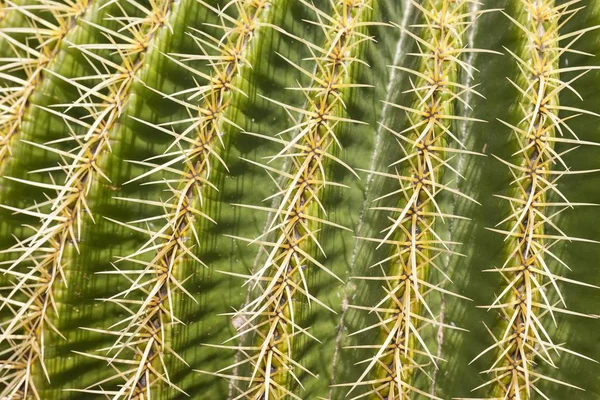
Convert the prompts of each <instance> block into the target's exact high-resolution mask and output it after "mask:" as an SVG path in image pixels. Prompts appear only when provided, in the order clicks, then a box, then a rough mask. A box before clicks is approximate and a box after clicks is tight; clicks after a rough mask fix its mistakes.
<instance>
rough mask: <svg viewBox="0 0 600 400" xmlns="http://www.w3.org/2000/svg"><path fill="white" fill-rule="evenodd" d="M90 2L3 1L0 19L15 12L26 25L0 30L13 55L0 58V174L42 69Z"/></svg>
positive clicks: (41, 75) (54, 54) (41, 78)
mask: <svg viewBox="0 0 600 400" xmlns="http://www.w3.org/2000/svg"><path fill="white" fill-rule="evenodd" d="M90 3H91V2H90V0H77V1H67V2H65V3H58V2H54V1H46V0H38V1H35V2H33V3H32V4H27V5H18V4H15V3H13V2H12V1H10V0H6V4H4V3H3V4H2V9H1V10H0V17H2V16H3V15H5V14H8V13H10V12H11V11H13V12H19V13H21V14H23V16H24V17H25V20H26V21H27V23H28V24H29V26H23V27H2V28H0V38H2V39H4V40H5V41H6V44H7V45H8V46H10V47H11V49H12V50H13V53H14V54H13V55H12V57H4V58H0V77H1V78H2V79H3V80H4V81H5V82H7V83H8V86H7V87H3V88H2V90H0V171H1V170H2V166H3V164H4V163H5V162H6V158H7V157H9V154H10V148H11V141H12V140H13V138H14V137H15V136H16V135H18V134H19V132H21V129H22V126H23V118H24V116H25V115H26V114H27V110H28V109H29V107H30V105H31V96H32V95H33V93H34V92H35V91H36V88H38V87H40V85H41V83H42V82H43V80H44V76H45V71H44V70H45V69H46V68H48V67H49V66H50V63H51V62H52V60H54V59H55V58H56V56H57V55H58V53H59V52H60V50H61V48H62V44H63V42H64V39H65V38H66V37H67V35H68V34H69V33H70V32H71V31H72V30H73V28H74V27H75V26H77V21H78V20H79V18H80V17H81V16H82V15H83V14H84V13H85V12H86V10H87V9H88V8H89V7H90ZM40 12H48V13H49V14H50V15H51V16H52V18H53V20H48V19H47V18H44V16H45V15H43V14H42V15H40ZM12 35H28V37H29V36H30V37H31V38H35V39H36V40H33V41H32V42H33V43H30V42H29V41H24V42H21V41H20V40H18V39H16V38H15V37H13V36H12Z"/></svg>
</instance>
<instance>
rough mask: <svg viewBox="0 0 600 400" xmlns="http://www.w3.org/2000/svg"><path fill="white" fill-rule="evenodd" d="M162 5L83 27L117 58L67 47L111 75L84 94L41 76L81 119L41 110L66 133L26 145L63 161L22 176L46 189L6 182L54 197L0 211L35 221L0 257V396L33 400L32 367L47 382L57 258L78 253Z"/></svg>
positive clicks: (90, 48) (59, 275)
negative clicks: (103, 165) (114, 26)
mask: <svg viewBox="0 0 600 400" xmlns="http://www.w3.org/2000/svg"><path fill="white" fill-rule="evenodd" d="M128 1H129V0H128ZM170 3H171V2H170V1H165V2H162V3H160V4H157V3H155V8H154V9H143V10H144V14H145V15H144V16H143V17H139V16H135V17H130V16H128V15H127V14H125V12H124V11H123V13H124V15H123V16H122V18H120V19H119V21H120V23H121V24H122V25H123V26H125V27H126V29H125V30H124V32H123V31H121V32H117V31H113V30H109V29H108V28H105V27H103V26H101V25H96V24H93V23H91V22H87V23H89V24H92V25H93V26H94V27H96V28H97V29H99V30H101V31H102V32H103V33H104V34H105V35H112V36H111V37H112V38H113V40H112V41H111V44H110V45H103V46H102V48H101V50H102V51H106V50H111V51H115V52H118V54H120V55H121V59H122V64H121V65H119V64H117V63H115V62H114V61H109V60H108V59H107V58H103V57H102V56H101V55H100V52H95V51H94V50H95V47H94V46H95V45H91V44H90V45H87V44H73V43H71V45H72V46H74V47H75V48H77V49H78V50H79V51H81V52H82V53H84V54H85V55H87V56H88V59H89V60H90V62H92V63H94V62H97V63H100V64H101V65H102V66H103V67H105V71H111V72H112V73H107V76H105V75H101V76H92V77H89V78H90V80H92V81H98V82H101V83H100V84H98V85H97V86H94V87H93V88H89V87H87V86H84V85H83V84H81V83H80V82H79V81H76V80H72V79H70V78H68V77H65V76H62V75H58V74H57V73H56V72H53V71H52V70H46V72H47V73H51V74H54V75H55V76H58V77H60V78H62V79H64V80H65V81H67V82H70V83H72V84H73V85H74V86H76V88H77V89H79V92H80V93H82V96H81V98H79V99H78V100H77V101H75V102H73V103H72V104H69V106H70V107H73V108H81V109H83V110H85V111H86V112H87V113H88V114H89V115H87V116H86V117H85V118H82V119H79V118H75V117H73V116H71V115H70V114H69V113H68V111H64V112H61V111H58V110H56V109H55V108H48V109H46V111H47V112H50V113H53V114H55V115H58V116H60V117H61V118H62V119H63V120H64V121H65V123H67V124H68V125H69V126H70V127H71V128H72V129H71V132H73V134H72V136H71V137H66V138H63V139H60V140H57V141H53V142H51V143H45V144H38V143H33V142H26V143H27V144H29V145H32V146H36V147H39V148H41V149H43V150H45V151H48V152H52V153H55V154H57V155H58V156H60V157H61V158H62V159H63V160H64V162H63V163H62V164H61V165H59V166H58V167H50V168H46V169H43V170H38V171H30V173H50V176H51V181H52V183H41V182H36V181H29V180H23V179H17V178H10V177H6V178H7V179H12V180H14V181H17V182H20V183H23V184H27V185H30V186H33V187H36V188H39V189H42V190H49V191H53V192H54V193H55V195H54V196H46V197H47V199H48V200H47V201H45V202H44V203H41V204H36V205H34V206H32V207H29V208H24V209H17V208H13V207H9V206H3V207H5V208H7V209H10V210H12V211H14V212H16V213H20V214H24V215H29V216H33V217H37V218H39V220H40V225H39V226H37V227H35V228H33V230H34V231H33V233H32V234H30V235H29V236H27V237H26V238H25V239H24V240H22V241H20V242H19V243H17V244H16V245H15V246H13V247H11V248H10V249H8V250H5V251H4V252H5V253H9V254H15V253H16V254H17V255H16V258H14V259H12V260H10V261H8V263H7V264H8V268H6V269H2V271H3V272H4V273H6V274H9V275H10V277H11V278H12V280H13V282H12V283H11V285H10V286H8V287H4V288H2V290H3V292H4V293H6V294H3V295H2V298H1V302H2V303H1V305H0V307H2V308H3V309H9V310H10V311H11V313H10V314H11V315H10V316H11V318H10V319H9V320H6V321H3V322H2V336H0V342H3V343H7V347H6V349H5V350H4V351H3V353H2V360H1V361H0V365H1V366H2V374H3V380H2V383H3V384H4V387H3V391H2V395H3V396H8V397H7V398H30V397H33V398H36V399H39V398H40V396H39V394H38V393H37V391H36V388H35V385H34V380H33V369H35V368H38V367H41V368H42V370H43V372H44V375H45V376H46V379H48V380H49V379H50V376H49V374H48V372H47V371H46V367H45V363H44V338H45V335H46V334H47V333H48V330H52V331H53V332H54V333H56V334H57V335H59V336H60V335H61V334H60V332H59V331H58V329H57V328H56V326H55V325H54V323H53V321H52V320H53V318H55V317H56V311H57V304H56V301H55V299H54V295H53V291H54V287H55V286H56V284H57V282H64V283H66V267H67V264H68V257H65V255H66V253H67V251H68V248H69V245H70V244H73V246H75V249H76V250H78V247H77V243H78V242H79V240H80V236H81V228H82V226H83V220H84V219H85V218H87V217H88V216H90V217H91V211H90V209H89V206H88V203H87V196H88V194H89V191H90V189H91V188H92V185H93V184H94V183H95V182H97V181H98V180H99V179H103V178H106V176H105V174H104V173H103V172H102V170H101V169H100V161H101V156H102V155H103V154H105V153H106V151H108V150H110V147H109V135H110V133H111V131H112V129H113V126H114V124H115V122H116V120H117V118H118V116H119V114H120V112H121V109H122V107H123V104H124V103H125V101H126V100H127V96H128V92H129V88H130V87H131V84H132V83H133V81H134V79H135V77H136V73H137V72H138V70H139V69H140V68H141V66H142V65H143V62H144V58H145V53H146V49H147V48H148V46H149V44H150V42H151V40H152V38H153V36H154V34H155V33H156V31H157V30H158V29H159V28H160V27H161V26H162V25H164V23H165V20H166V19H165V18H166V14H167V11H168V9H169V6H170ZM140 7H141V6H140ZM120 9H121V10H124V8H120ZM83 22H85V21H83ZM67 40H68V38H67ZM75 132H83V133H82V134H75ZM65 143H75V147H74V148H73V149H72V150H71V151H65V150H64V147H63V146H64V144H65ZM61 148H62V149H61ZM106 179H107V178H106ZM61 181H62V183H60V182H61ZM11 396H12V397H11ZM19 396H21V397H19Z"/></svg>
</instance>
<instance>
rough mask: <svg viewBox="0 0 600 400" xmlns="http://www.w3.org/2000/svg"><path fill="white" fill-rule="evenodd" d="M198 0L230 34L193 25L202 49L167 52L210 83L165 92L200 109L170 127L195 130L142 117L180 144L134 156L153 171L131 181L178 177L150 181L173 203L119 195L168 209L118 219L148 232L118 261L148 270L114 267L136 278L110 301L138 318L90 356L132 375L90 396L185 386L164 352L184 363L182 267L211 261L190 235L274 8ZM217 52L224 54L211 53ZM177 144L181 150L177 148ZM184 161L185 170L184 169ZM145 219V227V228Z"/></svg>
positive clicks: (266, 3) (242, 0)
mask: <svg viewBox="0 0 600 400" xmlns="http://www.w3.org/2000/svg"><path fill="white" fill-rule="evenodd" d="M197 1H198V3H200V5H201V6H203V7H206V8H207V9H209V10H211V11H212V12H214V13H215V14H217V15H218V16H219V17H220V18H221V20H222V22H223V25H222V26H219V28H220V29H223V31H224V33H223V36H222V37H221V38H214V37H212V36H210V35H209V34H207V33H205V32H203V31H201V30H196V29H192V31H193V33H190V36H191V37H192V38H193V39H194V41H195V42H196V44H197V45H198V47H199V48H200V50H201V53H202V54H200V55H195V54H190V55H185V54H175V55H166V56H167V57H168V58H169V59H170V60H171V61H173V62H175V63H177V64H178V65H179V66H181V67H183V68H185V69H186V70H188V71H189V72H191V73H192V74H193V75H194V76H195V78H200V79H202V80H205V81H206V83H205V84H204V85H198V86H197V87H195V88H193V89H191V90H185V91H183V92H180V93H175V94H167V93H161V94H162V95H164V96H166V97H168V98H170V99H171V100H173V101H175V102H177V103H178V104H180V105H182V106H184V107H185V108H187V110H188V111H189V112H190V114H192V113H195V114H196V116H195V117H193V118H191V119H186V120H183V121H176V122H172V123H169V124H168V125H170V126H176V125H182V124H187V125H188V127H187V128H186V129H185V130H184V131H183V132H182V133H180V134H179V133H175V132H174V131H172V130H170V129H168V128H167V127H166V125H153V124H151V123H149V122H146V121H143V120H139V119H138V122H140V123H143V124H146V125H148V126H152V127H153V128H155V129H159V130H160V131H162V132H163V133H166V134H167V135H169V136H172V137H173V138H174V141H173V144H172V145H171V146H170V147H169V149H168V150H167V151H166V152H165V154H163V155H161V156H160V157H154V158H153V159H151V160H146V161H131V162H133V163H136V164H139V165H143V166H146V167H149V168H150V170H149V171H147V172H145V173H143V174H142V175H140V176H138V177H136V178H134V179H132V180H131V181H129V182H134V181H138V180H141V179H144V178H146V177H148V176H152V175H154V174H161V173H164V174H172V176H173V177H174V179H169V180H164V179H159V180H157V181H154V182H150V183H152V184H165V182H166V185H167V189H168V191H169V192H170V193H171V194H172V195H171V197H170V198H169V199H167V200H166V201H163V200H161V201H156V202H151V201H146V200H136V199H129V198H120V200H123V201H129V202H134V203H144V204H149V205H154V206H157V207H160V208H161V209H163V210H166V211H165V214H163V215H159V216H153V217H150V218H149V219H143V220H139V221H133V222H120V221H114V220H113V222H114V223H117V224H120V225H122V226H125V227H127V228H129V229H132V230H135V231H137V232H141V233H144V234H147V235H148V241H146V242H145V243H144V244H143V245H142V246H141V247H140V248H139V249H138V250H137V251H136V252H135V253H133V254H130V255H127V256H124V257H121V258H119V259H118V263H121V262H129V263H133V264H136V265H141V266H142V268H141V269H139V270H137V271H130V270H129V271H121V270H119V269H118V268H117V265H115V271H108V272H107V273H113V274H119V275H122V276H123V277H124V278H126V279H127V280H128V281H129V282H130V283H131V287H129V288H127V289H126V290H124V291H123V292H120V293H118V294H116V295H114V296H112V297H111V298H110V299H107V301H111V302H114V303H116V304H119V305H120V306H121V307H123V308H124V309H126V310H128V312H129V313H130V314H131V315H130V317H128V318H127V319H126V320H125V321H122V322H121V323H120V324H117V325H116V326H114V327H113V328H111V329H106V330H100V329H95V330H96V331H98V332H102V333H105V334H109V335H114V336H117V338H118V339H117V340H116V342H115V344H114V345H113V346H112V347H111V348H110V349H101V350H104V351H106V350H108V351H109V352H111V353H112V354H111V355H110V356H100V355H91V354H88V356H92V357H95V358H100V359H103V360H106V361H108V362H109V363H110V364H112V365H113V367H115V368H119V367H125V368H126V370H125V371H120V372H117V374H116V375H114V376H113V377H111V378H110V380H114V379H125V382H124V383H123V384H122V385H121V389H120V390H119V391H118V392H108V391H103V390H102V389H101V385H102V384H104V383H105V382H106V381H108V380H106V381H103V382H99V383H98V384H96V385H94V386H97V387H98V389H94V388H88V389H86V390H84V391H85V392H88V393H104V394H109V395H111V396H112V398H114V399H120V398H127V399H134V398H135V399H137V398H150V397H151V393H152V392H153V391H152V388H153V387H154V386H156V385H157V384H159V383H166V384H168V385H169V386H171V387H173V388H174V389H176V390H179V391H181V389H179V388H177V387H176V386H175V385H174V384H173V383H172V382H170V381H169V375H168V371H167V369H166V364H165V363H164V360H163V356H164V355H166V354H169V355H172V356H174V357H176V358H178V359H179V360H180V361H181V362H183V363H185V361H184V360H183V359H182V358H181V357H180V356H178V355H177V354H176V353H175V352H174V351H173V350H172V349H171V348H170V346H169V343H168V337H167V336H168V334H167V333H166V331H167V330H168V329H169V327H170V326H172V325H173V324H177V323H180V321H179V320H178V319H177V317H176V316H175V315H174V314H173V311H172V310H173V297H174V296H176V295H186V296H189V297H191V298H192V299H193V300H195V299H194V298H193V297H192V296H191V294H190V293H189V292H187V290H186V289H185V288H184V286H183V282H182V281H180V279H179V277H178V276H177V271H176V270H177V266H178V265H179V264H180V263H181V262H182V261H183V260H184V259H186V258H187V259H193V260H194V261H195V262H197V263H198V264H200V265H203V266H205V264H204V263H203V262H202V260H200V259H199V258H198V257H197V256H196V255H195V254H194V252H193V251H192V249H193V247H194V246H193V245H190V244H188V243H186V242H187V239H188V238H190V239H192V240H193V243H199V240H200V239H199V237H198V233H197V232H196V228H195V225H194V224H195V223H196V219H197V218H205V219H207V220H208V221H210V222H214V220H213V219H212V218H211V217H210V216H208V215H207V214H205V213H204V212H202V202H203V192H204V191H206V190H207V189H209V188H212V189H214V188H215V187H214V185H213V184H212V183H211V182H210V176H211V170H212V166H211V164H212V163H213V162H218V163H223V160H222V159H221V158H220V156H219V154H218V153H219V151H218V150H219V149H218V142H219V141H221V140H222V136H223V134H224V131H223V124H233V123H232V122H230V121H229V120H228V119H227V117H226V111H227V109H228V105H229V102H230V100H231V96H232V92H233V91H239V89H238V88H236V79H237V77H238V75H239V74H240V70H241V69H242V68H244V67H246V66H247V64H248V60H247V58H246V55H247V53H248V52H249V46H250V42H251V41H252V40H253V38H254V37H255V36H256V34H257V31H258V29H259V28H260V27H261V25H262V22H261V21H262V19H264V17H265V15H266V13H267V11H268V9H269V8H270V6H271V0H234V1H230V2H229V3H228V5H227V7H225V8H224V9H221V10H218V9H216V8H213V7H212V6H210V5H209V4H207V3H205V2H204V1H202V0H197ZM230 7H231V8H235V10H236V11H237V14H238V17H237V19H236V18H234V17H232V16H230V15H228V14H227V13H226V12H227V11H228V9H229V8H230ZM214 52H217V53H218V54H216V55H212V53H214ZM194 60H200V61H207V63H208V64H209V66H210V68H211V69H212V70H213V71H212V74H206V73H204V72H202V71H200V70H197V69H194V68H193V67H190V66H188V65H187V63H186V61H194ZM184 94H185V95H188V98H187V100H182V99H180V98H179V97H180V96H181V95H184ZM195 98H199V103H200V105H196V104H194V103H193V102H191V101H190V100H193V99H195ZM190 122H191V123H190ZM193 135H195V136H193ZM173 147H179V149H178V150H175V151H171V150H173ZM183 147H185V149H184V148H183ZM157 159H161V160H162V159H164V162H163V163H157V161H156V160H157ZM179 164H181V169H179V168H177V166H178V165H179ZM129 182H128V183H129ZM161 219H162V220H164V222H163V223H162V224H160V225H159V229H157V230H152V229H150V228H149V227H147V222H149V221H153V224H156V222H157V221H159V220H161ZM139 224H143V225H145V227H140V226H138V225H139ZM144 255H151V259H150V260H149V261H147V259H146V260H145V259H143V257H144ZM133 292H139V293H140V294H141V297H142V300H131V299H130V298H129V297H127V295H128V294H130V293H133ZM129 354H133V358H134V359H133V360H131V359H130V358H128V355H129ZM144 396H147V397H144Z"/></svg>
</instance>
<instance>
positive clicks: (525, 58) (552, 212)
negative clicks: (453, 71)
mask: <svg viewBox="0 0 600 400" xmlns="http://www.w3.org/2000/svg"><path fill="white" fill-rule="evenodd" d="M579 3H580V2H579V1H571V2H567V3H565V4H555V2H554V1H550V0H548V1H528V0H522V1H521V2H520V3H519V4H518V6H517V7H516V9H515V12H516V13H515V15H510V14H506V16H507V17H508V18H509V19H510V20H511V22H512V23H513V24H515V25H516V26H517V27H518V28H519V29H520V30H521V31H522V34H523V35H525V41H524V43H523V46H522V47H521V48H519V49H508V48H507V49H506V51H507V52H508V53H509V54H510V56H511V57H512V58H513V59H514V61H515V62H516V63H517V64H518V66H519V69H520V71H521V75H520V76H519V77H518V79H516V80H512V79H511V78H508V80H509V81H510V83H511V84H512V85H513V86H515V87H516V88H517V89H518V91H519V92H520V95H521V99H520V102H519V109H518V116H519V118H518V121H517V122H514V123H511V122H505V121H501V122H502V123H504V124H505V125H506V126H508V127H509V128H510V129H511V130H512V132H513V133H514V135H515V136H516V141H517V142H518V146H519V149H518V151H516V152H515V153H514V154H513V156H516V158H515V161H512V160H510V161H509V160H503V159H501V158H498V160H499V161H501V162H502V163H503V164H505V165H506V166H507V167H508V168H509V169H510V172H511V174H512V176H513V178H514V180H513V181H512V184H513V185H514V186H515V189H514V193H513V194H512V195H511V196H504V195H499V197H500V198H502V199H503V200H506V201H508V202H510V207H511V213H510V215H509V216H508V217H506V218H505V219H504V220H502V221H501V222H500V223H498V225H497V226H504V225H506V228H504V229H498V228H490V230H492V231H495V232H498V233H501V234H503V235H505V243H506V253H507V255H508V257H507V259H506V261H505V263H504V264H503V265H502V266H501V267H499V268H493V269H490V270H487V272H496V273H500V274H502V278H503V280H504V281H505V283H506V284H505V286H504V288H503V290H502V292H500V294H498V295H497V296H496V300H495V301H494V302H493V303H492V304H491V305H490V306H489V307H487V308H488V309H498V310H499V312H500V316H501V317H502V319H503V320H504V321H505V327H504V329H502V332H501V333H500V335H498V336H496V335H494V334H493V333H492V332H491V331H490V334H491V335H492V336H493V337H494V342H495V344H494V345H492V346H490V347H488V348H487V349H485V350H484V351H483V352H482V353H481V354H480V355H483V354H486V353H487V352H489V351H492V350H493V351H495V352H496V353H497V356H496V359H495V361H494V363H493V364H492V366H491V367H490V368H489V369H487V370H486V371H484V372H485V373H486V374H489V375H490V376H491V379H489V380H488V381H487V382H485V383H484V384H482V385H481V386H479V387H478V388H477V389H480V388H483V387H486V386H490V387H491V388H492V397H493V398H498V397H502V398H521V399H529V398H531V397H532V395H533V393H537V394H538V395H540V396H542V397H544V398H547V397H546V395H544V393H543V392H542V391H541V389H540V387H539V382H540V381H544V380H546V381H550V382H553V383H556V384H561V385H567V386H570V387H573V388H577V386H573V385H571V384H569V383H568V382H564V381H561V380H558V379H553V378H551V377H548V376H546V375H544V374H542V373H541V372H540V371H538V368H537V365H538V364H540V363H547V364H549V365H550V366H552V367H555V368H556V364H555V361H554V358H555V356H554V354H555V353H559V352H563V353H569V354H572V355H576V356H578V357H583V358H587V359H589V357H587V356H585V355H583V354H580V353H577V352H575V351H573V350H570V349H568V348H567V347H565V346H564V345H563V344H558V343H555V342H554V341H553V339H552V338H551V336H550V335H549V333H548V331H547V324H546V323H545V321H547V320H548V317H550V319H551V320H552V321H553V322H554V324H556V317H555V314H557V313H567V314H571V315H577V316H581V317H588V318H598V317H597V316H595V315H590V314H585V313H580V312H576V311H572V310H569V309H567V308H566V307H567V303H566V301H565V298H564V297H563V296H562V294H561V290H560V288H559V286H558V282H566V283H570V284H576V285H583V286H590V285H589V284H586V283H584V282H579V281H576V280H573V279H568V278H565V277H563V276H562V275H561V274H559V273H557V272H556V270H555V269H554V268H551V265H552V264H550V261H551V260H552V261H556V262H558V263H561V264H563V265H565V266H566V264H564V263H563V262H562V261H561V260H560V258H559V257H558V256H557V255H556V254H555V253H554V250H553V249H552V248H553V247H555V245H556V244H557V243H559V242H560V241H571V242H572V241H589V239H583V238H578V237H573V236H569V235H567V234H566V233H564V232H563V231H562V230H561V228H560V227H559V226H558V225H556V223H555V222H553V220H555V219H556V217H557V216H558V215H559V214H560V213H561V212H563V211H564V210H565V209H567V208H572V207H574V206H580V205H585V204H578V203H573V202H570V201H569V200H568V198H567V197H565V195H564V194H563V193H562V191H561V190H560V189H559V188H558V186H557V181H558V179H559V178H560V177H562V176H564V175H572V174H588V173H592V172H597V171H572V170H570V168H569V167H568V166H567V164H566V163H565V161H564V160H563V157H564V155H565V154H566V153H568V152H570V151H572V150H574V149H575V148H576V147H577V146H580V145H586V144H590V143H587V142H585V141H581V140H579V138H578V136H577V133H576V132H575V131H573V130H572V129H571V128H570V127H569V126H568V125H567V123H566V121H568V120H569V119H571V118H574V117H577V116H579V115H581V114H592V115H596V116H597V113H593V112H590V111H588V110H586V109H584V108H580V107H571V106H565V105H563V104H561V103H560V100H559V96H560V93H561V91H563V90H564V89H567V90H571V91H575V89H574V88H573V87H572V86H571V85H572V84H573V83H574V82H575V81H576V80H577V79H579V78H580V77H582V76H583V75H584V74H586V73H588V72H589V71H590V70H591V67H585V66H581V67H579V66H577V67H563V68H561V67H560V66H559V60H560V58H561V57H563V56H564V55H565V54H569V53H570V52H574V51H575V50H572V46H573V45H574V44H575V43H576V42H577V41H578V40H579V39H580V38H581V37H582V36H583V35H584V34H585V33H587V32H590V31H593V30H596V29H598V28H600V26H592V27H588V28H585V29H581V30H578V31H575V32H569V33H566V34H561V33H560V32H559V29H560V28H561V27H562V26H563V25H564V24H565V23H566V22H567V21H568V20H569V19H571V18H572V17H573V16H574V15H575V13H577V11H579V10H580V8H578V6H579ZM560 42H566V44H565V45H562V44H561V43H560ZM568 72H575V73H576V75H575V76H574V77H573V78H572V79H569V80H565V79H564V78H563V77H562V76H563V75H564V74H566V73H568ZM577 95H578V94H577ZM578 96H579V95H578ZM579 97H580V96H579ZM580 98H581V97H580ZM565 112H566V113H568V114H570V115H567V116H564V115H563V114H564V113H565ZM556 143H564V144H566V145H568V146H569V148H567V149H566V150H563V151H560V152H558V151H557V150H556V149H555V144H556ZM517 157H518V158H517ZM551 291H555V293H556V295H557V296H558V300H557V301H554V300H552V297H550V294H549V293H550V292H551ZM478 357H479V356H478ZM590 360H591V359H590Z"/></svg>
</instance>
